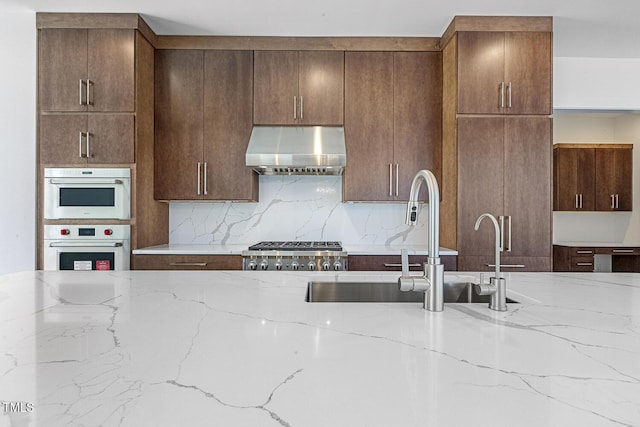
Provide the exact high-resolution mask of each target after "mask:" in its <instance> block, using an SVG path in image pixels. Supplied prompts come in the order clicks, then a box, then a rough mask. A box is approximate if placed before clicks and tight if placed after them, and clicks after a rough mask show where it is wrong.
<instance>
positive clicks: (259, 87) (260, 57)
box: [253, 51, 298, 125]
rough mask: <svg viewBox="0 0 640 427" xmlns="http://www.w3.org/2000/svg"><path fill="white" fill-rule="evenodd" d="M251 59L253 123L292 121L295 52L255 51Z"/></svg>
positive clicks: (294, 95) (295, 105)
mask: <svg viewBox="0 0 640 427" xmlns="http://www.w3.org/2000/svg"><path fill="white" fill-rule="evenodd" d="M254 58H255V62H254V97H253V99H254V104H253V105H254V107H253V122H254V123H255V124H264V125H276V124H283V125H290V124H294V123H295V116H294V109H297V108H298V107H297V102H298V99H297V97H298V52H297V51H255V52H254ZM294 97H295V100H294Z"/></svg>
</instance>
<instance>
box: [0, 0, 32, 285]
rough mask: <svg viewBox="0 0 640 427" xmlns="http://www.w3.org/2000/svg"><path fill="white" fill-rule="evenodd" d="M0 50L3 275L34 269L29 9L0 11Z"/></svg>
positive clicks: (0, 249) (0, 261)
mask: <svg viewBox="0 0 640 427" xmlns="http://www.w3.org/2000/svg"><path fill="white" fill-rule="evenodd" d="M0 52H2V66H0V81H1V82H2V89H1V90H0V183H1V186H0V188H1V189H2V190H1V191H0V194H1V198H0V236H1V237H0V274H4V273H9V272H15V271H22V270H33V269H34V268H35V230H36V225H35V203H36V194H35V191H36V190H35V188H36V184H35V179H36V178H35V177H36V157H35V142H36V137H35V132H36V20H35V13H33V12H3V13H0Z"/></svg>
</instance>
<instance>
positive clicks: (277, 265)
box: [275, 261, 282, 270]
mask: <svg viewBox="0 0 640 427" xmlns="http://www.w3.org/2000/svg"><path fill="white" fill-rule="evenodd" d="M275 266H276V270H282V262H280V261H276V264H275Z"/></svg>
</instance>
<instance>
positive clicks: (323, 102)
mask: <svg viewBox="0 0 640 427" xmlns="http://www.w3.org/2000/svg"><path fill="white" fill-rule="evenodd" d="M298 83H299V89H298V94H299V96H300V100H299V104H298V105H299V107H300V111H299V115H300V116H299V117H300V120H299V122H300V123H301V124H309V125H341V124H343V123H344V52H339V51H338V52H335V51H301V52H299V77H298Z"/></svg>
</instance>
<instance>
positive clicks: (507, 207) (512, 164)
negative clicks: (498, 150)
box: [503, 117, 552, 257]
mask: <svg viewBox="0 0 640 427" xmlns="http://www.w3.org/2000/svg"><path fill="white" fill-rule="evenodd" d="M551 137H552V136H551V119H550V118H543V117H540V118H536V117H510V118H508V119H506V120H505V144H504V210H503V215H508V216H510V217H511V248H510V249H511V251H510V252H509V253H507V254H505V255H506V256H508V257H518V256H528V257H551V220H552V219H551V193H552V192H551V182H550V180H551V151H552V148H551ZM534 224H535V225H534Z"/></svg>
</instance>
